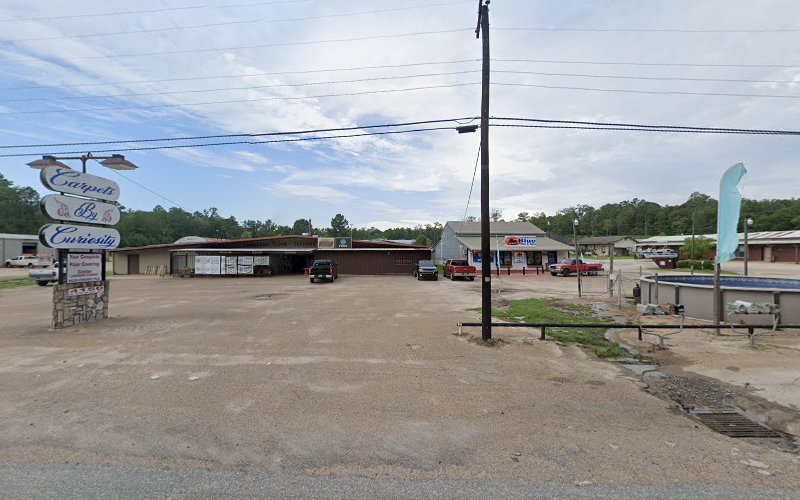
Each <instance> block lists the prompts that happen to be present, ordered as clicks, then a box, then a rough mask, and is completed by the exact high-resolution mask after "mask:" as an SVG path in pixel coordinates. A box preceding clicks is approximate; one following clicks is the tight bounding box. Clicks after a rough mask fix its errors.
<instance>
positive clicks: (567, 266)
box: [550, 259, 603, 276]
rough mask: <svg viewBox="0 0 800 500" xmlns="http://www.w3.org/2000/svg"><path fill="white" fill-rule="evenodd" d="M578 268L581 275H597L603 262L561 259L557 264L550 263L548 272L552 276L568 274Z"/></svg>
mask: <svg viewBox="0 0 800 500" xmlns="http://www.w3.org/2000/svg"><path fill="white" fill-rule="evenodd" d="M578 270H580V272H581V274H583V275H587V274H588V275H589V276H597V273H599V272H601V271H602V270H603V264H589V263H588V262H584V261H582V260H581V259H561V262H559V263H558V264H550V274H552V275H553V276H558V275H559V274H560V275H561V276H569V275H570V274H575V273H577V272H578Z"/></svg>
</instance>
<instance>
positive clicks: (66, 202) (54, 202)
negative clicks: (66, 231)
mask: <svg viewBox="0 0 800 500" xmlns="http://www.w3.org/2000/svg"><path fill="white" fill-rule="evenodd" d="M39 206H40V207H41V209H42V213H43V214H44V215H45V216H47V217H49V218H51V219H54V220H59V221H65V222H83V223H86V224H100V225H103V226H114V225H116V224H117V222H119V217H120V213H119V208H117V206H116V205H112V204H111V203H103V202H100V201H94V200H87V199H84V198H73V197H71V196H63V195H60V194H48V195H47V196H45V197H43V198H42V201H41V202H40V203H39Z"/></svg>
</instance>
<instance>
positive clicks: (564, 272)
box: [561, 269, 569, 278]
mask: <svg viewBox="0 0 800 500" xmlns="http://www.w3.org/2000/svg"><path fill="white" fill-rule="evenodd" d="M561 275H562V276H564V277H565V278H566V277H567V276H569V269H564V270H563V271H561Z"/></svg>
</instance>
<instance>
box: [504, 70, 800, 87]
mask: <svg viewBox="0 0 800 500" xmlns="http://www.w3.org/2000/svg"><path fill="white" fill-rule="evenodd" d="M492 72H493V73H507V74H516V75H540V76H568V77H580V78H610V79H620V80H654V81H679V82H723V83H787V84H794V85H796V84H798V83H800V82H798V81H795V80H750V79H742V78H690V77H677V76H676V77H673V76H666V77H658V76H630V75H595V74H589V73H550V72H545V71H511V70H508V71H507V70H492Z"/></svg>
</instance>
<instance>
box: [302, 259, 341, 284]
mask: <svg viewBox="0 0 800 500" xmlns="http://www.w3.org/2000/svg"><path fill="white" fill-rule="evenodd" d="M308 277H309V279H310V281H311V283H314V280H326V281H330V282H331V283H333V281H334V280H335V279H336V278H338V277H339V271H338V269H337V268H336V262H334V261H332V260H315V261H314V263H313V264H312V265H311V269H309V271H308Z"/></svg>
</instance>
